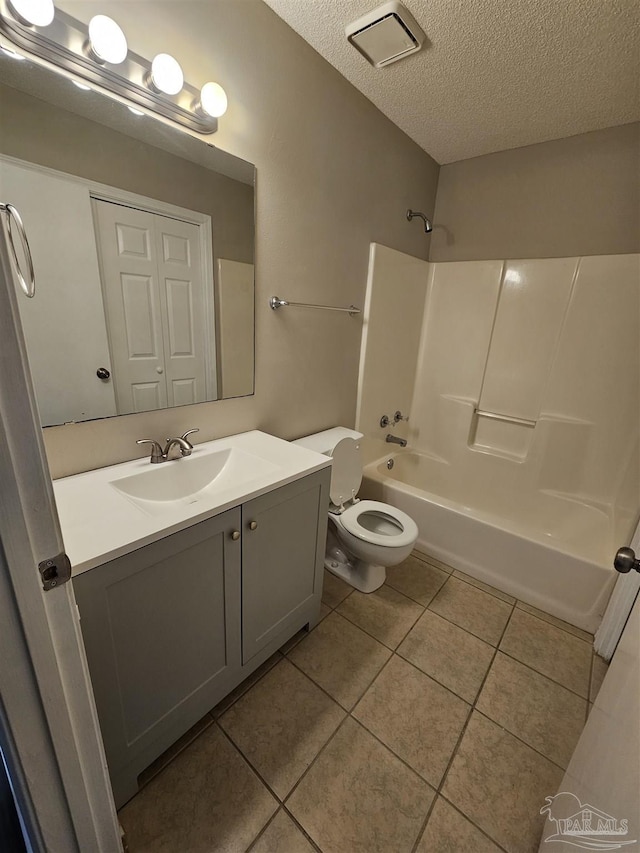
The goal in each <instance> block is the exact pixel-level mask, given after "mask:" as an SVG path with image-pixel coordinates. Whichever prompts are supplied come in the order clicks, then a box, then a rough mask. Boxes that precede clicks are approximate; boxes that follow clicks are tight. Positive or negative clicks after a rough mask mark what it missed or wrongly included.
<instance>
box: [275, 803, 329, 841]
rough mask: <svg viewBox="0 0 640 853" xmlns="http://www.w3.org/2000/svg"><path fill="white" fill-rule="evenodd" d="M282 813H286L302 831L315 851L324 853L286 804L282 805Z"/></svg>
mask: <svg viewBox="0 0 640 853" xmlns="http://www.w3.org/2000/svg"><path fill="white" fill-rule="evenodd" d="M282 811H283V812H285V814H287V815H288V816H289V818H290V819H291V820H292V821H293V823H294V825H295V826H296V827H297V828H298V829H299V830H300V832H301V833H302V834H303V835H304V837H305V838H306V839H307V841H308V842H309V843H310V844H311V846H312V847H313V849H314V850H317V851H318V853H322V850H321V849H320V846H319V845H318V843H317V842H316V841H314V840H313V838H312V837H311V836H310V835H309V833H308V832H307V830H306V829H305V828H304V826H303V825H302V824H301V823H300V821H299V820H298V819H297V818H296V816H295V815H294V814H293V812H292V811H289V809H288V808H287V806H285V804H284V803H283V804H282ZM283 853H285V851H283Z"/></svg>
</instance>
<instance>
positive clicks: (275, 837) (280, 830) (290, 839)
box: [185, 809, 489, 853]
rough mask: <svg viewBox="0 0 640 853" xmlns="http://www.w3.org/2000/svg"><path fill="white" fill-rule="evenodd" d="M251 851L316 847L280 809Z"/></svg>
mask: <svg viewBox="0 0 640 853" xmlns="http://www.w3.org/2000/svg"><path fill="white" fill-rule="evenodd" d="M250 850H251V853H314V847H312V845H311V844H310V842H309V840H308V839H307V838H305V836H304V835H303V834H302V833H301V832H300V830H299V829H298V827H297V826H296V825H295V823H294V822H293V821H292V820H291V818H290V817H289V815H288V814H287V813H286V811H285V810H284V809H280V811H279V812H278V814H277V815H276V816H275V817H274V819H273V820H272V821H271V823H270V824H269V826H268V827H267V828H266V829H265V831H264V832H263V833H262V835H261V836H260V838H258V840H257V841H256V843H255V844H254V845H253V847H251V848H250ZM185 853H186V851H185ZM487 853H489V851H487Z"/></svg>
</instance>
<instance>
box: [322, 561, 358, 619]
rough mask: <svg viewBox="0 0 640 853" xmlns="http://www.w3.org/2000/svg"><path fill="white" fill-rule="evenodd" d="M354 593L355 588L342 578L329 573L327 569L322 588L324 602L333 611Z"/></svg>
mask: <svg viewBox="0 0 640 853" xmlns="http://www.w3.org/2000/svg"><path fill="white" fill-rule="evenodd" d="M352 592H353V587H352V586H350V585H349V584H348V583H346V582H345V581H343V580H342V578H339V577H337V576H336V575H334V574H332V573H331V572H328V571H327V570H326V569H325V572H324V581H323V586H322V601H323V603H324V604H326V605H327V607H330V608H331V609H332V610H333V608H334V607H337V606H338V605H339V604H340V602H341V601H343V600H344V599H345V598H346V597H347V596H348V595H350V594H351V593H352Z"/></svg>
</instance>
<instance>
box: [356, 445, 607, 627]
mask: <svg viewBox="0 0 640 853" xmlns="http://www.w3.org/2000/svg"><path fill="white" fill-rule="evenodd" d="M389 461H391V462H392V463H393V466H392V468H391V469H390V470H389V468H388V462H389ZM491 486H492V484H491V482H486V481H485V482H475V483H470V482H468V481H465V480H464V479H463V475H462V474H461V473H460V472H455V471H454V470H453V469H452V467H451V466H449V465H448V464H447V463H446V462H442V461H441V460H438V459H435V458H432V457H430V456H426V455H423V454H420V453H414V452H412V451H411V450H403V451H400V452H398V453H396V454H391V455H387V456H385V457H384V458H382V459H378V460H377V461H375V462H371V463H370V464H369V465H367V466H366V467H365V469H364V478H363V483H362V487H361V489H360V493H359V494H360V496H361V497H364V498H368V499H371V500H379V501H384V502H386V503H390V504H391V505H392V506H395V507H398V508H399V509H401V510H402V511H403V512H406V513H408V515H410V516H411V517H412V518H413V519H414V520H415V522H416V524H417V525H418V529H419V536H418V542H417V548H418V549H419V550H423V551H425V552H426V553H427V554H431V555H432V556H434V557H437V558H438V559H439V560H442V562H445V563H448V564H449V565H450V566H453V567H454V568H456V569H460V570H461V571H463V572H466V573H467V574H469V575H472V576H473V577H475V578H477V579H478V580H481V581H484V582H485V583H488V584H491V586H495V587H497V588H498V589H500V590H502V591H503V592H506V593H508V594H510V595H513V596H515V597H516V598H519V599H521V600H522V601H526V602H527V603H528V604H531V605H533V606H535V607H538V608H540V609H541V610H544V611H546V612H547V613H551V614H552V615H554V616H557V617H558V618H560V619H564V620H565V621H566V622H569V623H571V624H572V625H575V626H577V627H578V628H582V629H584V630H585V631H589V632H590V633H593V632H594V631H595V630H596V628H597V627H598V625H599V624H600V620H601V618H602V614H603V613H604V609H605V607H606V604H607V601H608V599H609V596H610V594H611V590H612V588H613V584H614V582H615V578H616V572H615V571H614V569H613V567H612V559H613V554H614V552H615V549H614V551H611V543H612V536H613V534H612V529H611V528H612V524H611V519H610V516H609V514H608V513H607V512H606V511H605V510H604V509H599V508H597V507H594V506H592V505H589V504H586V503H581V502H579V501H576V500H574V499H571V498H569V497H567V496H566V495H562V494H557V493H554V492H551V491H539V492H534V493H533V494H531V493H528V494H526V495H524V494H523V495H519V494H518V493H516V494H508V492H507V490H506V489H501V490H498V489H495V488H494V489H492V487H491Z"/></svg>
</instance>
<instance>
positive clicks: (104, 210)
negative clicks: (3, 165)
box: [94, 199, 207, 414]
mask: <svg viewBox="0 0 640 853" xmlns="http://www.w3.org/2000/svg"><path fill="white" fill-rule="evenodd" d="M94 210H95V219H96V236H97V241H98V245H99V249H100V266H101V273H102V282H103V290H104V300H105V313H106V316H107V327H108V330H109V340H110V344H111V354H112V366H113V381H114V387H115V392H116V403H117V407H118V414H124V413H127V412H142V411H147V410H150V409H158V408H163V407H165V406H179V405H184V404H187V403H198V402H202V401H204V400H206V399H207V388H206V356H205V336H206V332H205V330H206V326H207V323H206V311H207V308H206V300H205V296H204V287H205V282H204V278H203V275H202V261H201V240H200V229H199V227H198V226H197V225H193V224H191V223H187V222H182V221H179V220H176V219H172V218H169V217H166V216H160V215H159V214H155V213H149V212H147V211H144V210H136V209H135V208H132V207H127V206H125V205H120V204H114V203H112V202H107V201H103V200H98V199H94Z"/></svg>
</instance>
